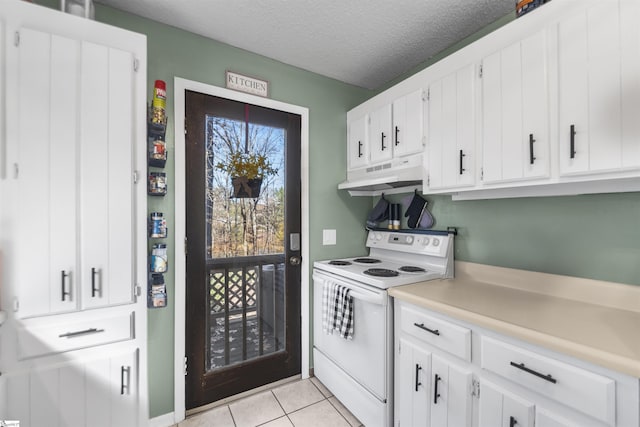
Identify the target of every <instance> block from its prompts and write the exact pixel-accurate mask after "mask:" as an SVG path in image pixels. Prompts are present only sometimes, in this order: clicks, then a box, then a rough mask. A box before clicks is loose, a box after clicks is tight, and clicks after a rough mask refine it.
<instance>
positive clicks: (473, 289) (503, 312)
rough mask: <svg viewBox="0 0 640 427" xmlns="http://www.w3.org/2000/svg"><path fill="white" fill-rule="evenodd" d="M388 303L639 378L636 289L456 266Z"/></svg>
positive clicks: (639, 291)
mask: <svg viewBox="0 0 640 427" xmlns="http://www.w3.org/2000/svg"><path fill="white" fill-rule="evenodd" d="M455 269H456V277H455V278H454V279H445V280H433V281H429V282H422V283H416V284H412V285H406V286H399V287H396V288H391V289H389V294H390V295H391V296H393V297H394V298H397V299H399V300H402V301H406V302H409V303H412V304H415V305H418V306H421V307H425V308H428V309H431V310H434V311H436V312H440V313H442V314H446V315H449V316H451V317H453V318H458V319H460V320H464V321H467V322H470V323H474V324H476V325H478V326H481V327H484V328H486V329H490V330H493V331H496V332H499V333H503V334H505V335H509V336H512V337H514V338H517V339H521V340H523V341H527V342H530V343H532V344H536V345H539V346H541V347H545V348H548V349H550V350H554V351H558V352H560V353H564V354H567V355H570V356H573V357H576V358H578V359H582V360H585V361H588V362H591V363H594V364H596V365H600V366H603V367H605V368H608V369H611V370H614V371H618V372H622V373H625V374H628V375H631V376H633V377H636V378H640V286H633V285H624V284H618V283H611V282H603V281H597V280H590V279H582V278H576V277H568V276H559V275H553V274H546V273H537V272H531V271H525V270H515V269H508V268H502V267H493V266H487V265H483V264H473V263H466V262H460V261H458V262H456V266H455Z"/></svg>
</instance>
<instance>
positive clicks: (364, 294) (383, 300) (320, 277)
mask: <svg viewBox="0 0 640 427" xmlns="http://www.w3.org/2000/svg"><path fill="white" fill-rule="evenodd" d="M313 280H314V282H317V283H318V285H321V286H324V283H325V282H332V283H336V284H338V285H340V286H344V287H345V288H347V289H349V295H351V297H352V298H354V299H358V300H361V301H364V302H368V303H370V304H376V305H382V306H386V305H387V293H386V292H385V291H378V292H376V291H369V290H368V289H363V288H362V287H361V286H356V285H351V283H350V280H348V279H345V278H337V277H331V276H327V275H325V274H323V273H319V272H317V271H314V272H313Z"/></svg>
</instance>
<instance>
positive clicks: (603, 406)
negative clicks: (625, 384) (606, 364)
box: [481, 337, 616, 425]
mask: <svg viewBox="0 0 640 427" xmlns="http://www.w3.org/2000/svg"><path fill="white" fill-rule="evenodd" d="M481 366H482V368H483V369H486V370H487V371H491V372H494V373H496V374H498V375H500V376H502V377H504V378H507V379H509V380H511V381H514V382H516V383H518V384H520V385H521V386H523V387H527V388H529V389H531V390H533V391H536V392H538V393H540V394H542V395H544V396H546V397H548V398H550V399H553V400H556V401H558V402H560V403H563V404H565V405H567V406H569V407H571V408H574V409H577V410H578V411H581V412H583V413H585V414H587V415H589V416H592V417H594V418H596V419H598V420H600V421H604V422H606V423H607V424H609V425H614V423H615V409H616V405H615V381H614V380H612V379H610V378H607V377H603V376H601V375H597V374H594V373H592V372H589V371H587V370H585V369H582V368H578V367H576V366H573V365H570V364H567V363H564V362H560V361H557V360H554V359H551V358H549V357H546V356H543V355H541V354H538V353H535V352H533V351H530V350H525V349H522V348H519V347H516V346H513V345H511V344H507V343H504V342H502V341H498V340H495V339H493V338H488V337H482V354H481Z"/></svg>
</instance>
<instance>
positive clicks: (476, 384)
mask: <svg viewBox="0 0 640 427" xmlns="http://www.w3.org/2000/svg"><path fill="white" fill-rule="evenodd" d="M471 396H474V397H477V398H480V381H478V380H473V381H471Z"/></svg>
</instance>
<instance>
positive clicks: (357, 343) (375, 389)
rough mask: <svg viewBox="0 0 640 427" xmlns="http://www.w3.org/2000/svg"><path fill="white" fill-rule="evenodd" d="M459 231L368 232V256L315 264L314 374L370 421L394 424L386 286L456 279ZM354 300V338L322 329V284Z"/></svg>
mask: <svg viewBox="0 0 640 427" xmlns="http://www.w3.org/2000/svg"><path fill="white" fill-rule="evenodd" d="M453 237H454V232H442V231H421V232H404V231H369V234H368V236H367V242H366V245H367V247H368V248H369V255H367V256H361V257H353V258H341V259H335V260H326V261H317V262H315V263H314V270H313V283H314V286H313V288H314V290H313V295H314V302H313V307H314V349H313V354H314V374H315V376H317V377H318V379H320V381H322V382H323V383H324V384H325V385H326V386H327V387H328V388H329V390H331V391H332V393H333V394H334V395H335V396H336V397H337V398H338V399H339V400H340V401H341V402H342V403H343V404H344V405H345V406H346V407H347V408H348V409H349V410H350V411H351V412H352V413H353V414H354V415H355V416H356V417H357V418H358V419H359V420H360V421H361V422H362V423H363V424H364V425H366V426H391V425H392V422H393V301H392V298H391V297H389V296H388V294H387V289H388V288H390V287H394V286H401V285H407V284H411V283H418V282H426V281H429V280H436V279H446V278H453V262H454V259H453ZM334 284H337V285H340V286H342V287H344V288H347V289H349V293H350V295H351V297H352V298H353V307H354V309H353V322H354V334H353V339H344V338H341V337H340V336H339V335H336V334H327V333H326V332H325V331H323V329H322V313H323V310H324V309H325V307H323V298H322V295H323V288H324V287H325V286H328V285H334Z"/></svg>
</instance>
